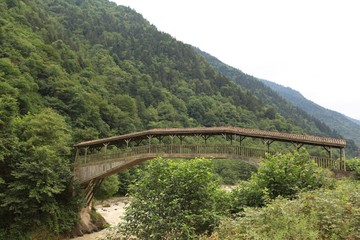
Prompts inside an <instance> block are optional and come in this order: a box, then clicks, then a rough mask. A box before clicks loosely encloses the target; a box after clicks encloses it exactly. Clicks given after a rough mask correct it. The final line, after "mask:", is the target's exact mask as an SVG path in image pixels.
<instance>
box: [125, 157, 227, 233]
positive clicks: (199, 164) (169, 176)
mask: <svg viewBox="0 0 360 240" xmlns="http://www.w3.org/2000/svg"><path fill="white" fill-rule="evenodd" d="M141 175H142V178H141V179H139V180H138V181H137V182H136V183H135V184H134V185H133V186H131V189H130V196H131V203H130V205H129V206H128V208H127V210H126V215H125V224H124V225H122V226H121V228H120V232H121V233H122V234H123V235H124V238H125V239H129V238H130V237H137V238H139V239H193V238H195V237H196V235H198V234H201V233H207V232H211V231H212V229H213V228H214V227H215V226H216V225H217V223H218V221H219V217H220V214H221V213H223V211H224V207H223V205H222V204H223V203H224V202H225V203H226V201H225V197H226V196H227V195H226V193H225V192H223V191H221V190H220V185H219V181H218V179H217V178H216V176H215V175H214V174H213V172H212V166H211V161H210V160H205V159H193V160H169V159H155V160H152V161H150V162H149V164H147V165H146V168H145V169H144V170H142V173H141Z"/></svg>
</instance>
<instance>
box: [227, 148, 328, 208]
mask: <svg viewBox="0 0 360 240" xmlns="http://www.w3.org/2000/svg"><path fill="white" fill-rule="evenodd" d="M333 184H334V179H333V178H332V177H331V173H330V172H329V170H326V169H323V168H320V167H318V166H317V165H316V163H315V162H314V161H313V160H311V159H310V156H309V154H308V153H307V152H306V150H304V149H301V150H300V152H296V151H295V152H294V153H288V154H280V153H279V154H276V155H270V154H268V155H267V156H266V159H265V160H264V161H262V162H261V163H260V166H259V168H258V172H257V173H255V174H253V175H252V176H251V178H250V180H249V182H243V183H242V184H240V186H239V187H238V188H237V189H236V190H235V191H234V192H233V197H234V198H233V199H234V209H233V211H234V212H238V211H241V210H242V209H243V207H244V206H252V207H253V206H263V205H264V204H265V201H266V200H267V199H275V198H276V197H278V196H282V197H286V198H293V197H295V196H296V194H298V193H299V192H301V191H308V190H313V189H317V188H320V187H323V186H332V185H333Z"/></svg>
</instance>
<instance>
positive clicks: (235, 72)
mask: <svg viewBox="0 0 360 240" xmlns="http://www.w3.org/2000/svg"><path fill="white" fill-rule="evenodd" d="M195 50H196V51H197V52H198V53H199V54H201V55H202V56H203V57H204V58H205V59H206V60H207V61H208V62H209V63H210V64H211V65H212V66H213V67H214V68H215V69H216V70H218V71H220V72H221V73H222V74H224V75H225V76H226V77H228V78H230V79H231V80H233V81H234V82H236V83H237V84H239V85H240V86H242V87H243V88H245V89H246V90H248V91H249V92H251V93H252V94H254V95H255V96H257V97H258V98H259V99H260V100H261V101H262V102H263V103H265V104H268V106H271V108H274V109H275V110H276V112H278V113H280V114H282V115H283V116H286V118H287V119H288V120H289V121H291V122H292V123H296V124H297V125H300V126H303V127H306V126H307V125H308V123H309V122H314V123H315V125H316V126H317V128H318V129H322V130H323V131H325V132H331V131H332V132H333V135H334V136H338V137H339V136H340V135H342V136H344V137H345V138H346V139H347V140H348V148H349V150H350V151H349V152H354V153H356V152H357V146H356V145H355V142H356V144H357V145H360V134H359V131H360V130H359V129H360V127H359V125H357V124H355V122H356V120H349V119H348V118H347V117H345V116H344V115H342V114H340V113H336V112H334V111H331V110H326V109H324V108H322V107H321V106H319V105H316V104H314V103H312V104H308V105H309V106H312V107H302V105H301V104H299V102H306V101H308V100H306V99H305V98H304V97H303V96H302V95H301V94H300V93H299V92H296V91H293V92H289V91H285V90H282V91H280V90H279V89H274V88H273V87H274V86H273V85H272V86H270V85H268V84H266V83H265V82H264V81H263V80H260V79H258V78H256V77H253V76H251V75H248V74H245V73H244V72H242V71H241V70H239V69H236V68H234V67H231V66H229V65H227V64H225V63H223V62H221V61H220V60H219V59H217V58H216V57H214V56H212V55H210V54H208V53H206V52H203V51H201V50H200V49H198V48H195ZM284 89H286V88H284ZM284 92H285V93H284ZM305 100H306V101H305ZM295 102H298V103H297V104H295ZM308 102H309V101H308ZM314 112H324V113H323V114H314Z"/></svg>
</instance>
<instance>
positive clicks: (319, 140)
mask: <svg viewBox="0 0 360 240" xmlns="http://www.w3.org/2000/svg"><path fill="white" fill-rule="evenodd" d="M222 134H229V135H236V136H243V137H252V138H261V139H266V140H273V141H282V142H291V143H297V144H308V145H315V146H325V147H334V148H344V147H345V146H346V141H345V140H344V139H337V138H325V137H318V136H309V135H301V134H293V133H281V132H272V131H265V130H258V129H249V128H240V127H208V128H206V127H203V128H162V129H151V130H146V131H142V132H135V133H129V134H124V135H119V136H114V137H109V138H103V139H98V140H92V141H86V142H81V143H79V144H76V145H75V147H77V148H81V147H96V146H102V145H104V144H117V143H123V142H124V141H125V140H142V139H148V138H149V137H163V136H196V135H198V136H212V135H222Z"/></svg>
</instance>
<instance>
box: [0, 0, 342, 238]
mask: <svg viewBox="0 0 360 240" xmlns="http://www.w3.org/2000/svg"><path fill="white" fill-rule="evenodd" d="M249 86H252V87H251V88H250V87H249ZM257 86H258V82H256V81H254V82H252V81H251V79H248V80H247V81H246V84H242V83H240V84H236V83H234V82H233V81H232V80H231V79H230V78H228V77H226V76H225V75H224V74H222V73H220V72H219V71H218V70H216V69H214V67H213V66H211V65H210V64H209V63H208V62H207V61H206V60H205V58H204V57H202V56H200V55H198V53H196V52H195V51H194V49H193V48H192V47H191V46H189V45H186V44H184V43H181V42H178V41H176V40H175V39H174V38H172V37H171V36H169V35H168V34H166V33H162V32H159V31H158V30H157V29H156V28H155V27H154V26H153V25H151V24H150V23H149V22H147V21H146V20H145V19H143V17H142V16H141V15H139V14H137V13H136V12H134V11H133V10H131V9H129V8H126V7H122V6H116V5H115V4H114V3H111V2H109V1H107V0H56V1H54V0H14V1H12V0H0V216H1V217H0V238H5V239H29V238H33V239H36V238H38V239H41V238H44V237H43V236H41V234H43V235H46V234H48V235H49V234H52V235H51V237H53V238H56V237H58V236H59V235H60V234H61V233H64V232H68V231H69V230H70V229H71V228H72V226H73V225H74V224H75V223H76V222H77V221H78V214H77V213H78V211H79V209H80V208H81V207H82V202H81V199H82V198H81V196H76V195H75V196H74V193H79V192H81V191H80V190H78V189H77V186H76V183H74V182H73V179H72V173H71V167H70V166H71V163H72V161H73V159H74V153H72V150H71V147H72V146H73V144H74V143H77V142H80V141H84V140H90V139H95V138H100V137H107V136H112V135H118V134H123V133H128V132H132V131H139V130H143V129H149V128H155V127H193V126H221V125H233V126H241V127H253V128H260V129H267V130H275V131H286V132H294V133H306V134H313V135H322V136H335V137H338V136H339V135H337V134H336V133H334V132H332V131H329V129H328V128H326V126H325V125H322V124H319V122H318V121H316V120H314V119H311V118H308V117H306V116H305V115H302V114H300V113H298V112H296V111H295V112H294V111H293V109H292V107H287V108H282V107H275V105H274V104H275V103H276V101H278V99H279V97H278V95H276V94H275V93H274V92H271V95H272V96H273V98H271V99H270V98H267V97H264V96H265V95H266V94H265V95H264V93H262V91H263V90H261V88H257ZM267 91H268V90H267ZM284 106H285V105H284ZM293 117H295V118H296V121H294V119H293ZM245 141H248V140H245ZM246 143H248V142H246ZM249 143H250V144H252V145H259V144H262V143H260V142H259V143H256V142H252V141H251V140H249ZM272 147H274V148H276V149H282V148H284V147H285V148H286V147H287V146H284V145H280V144H279V145H277V144H275V143H274V144H273V145H272ZM276 149H274V150H276ZM317 151H318V150H317ZM205 165H206V164H205ZM227 171H230V170H227ZM124 174H125V173H124ZM198 174H200V173H198ZM219 174H220V175H221V174H222V172H219ZM195 175H196V174H195ZM234 175H235V174H234ZM243 177H244V176H237V177H234V178H233V177H231V178H230V177H229V179H225V178H224V182H234V181H237V179H238V178H243ZM112 180H113V182H114V183H115V184H116V180H115V179H112ZM120 180H121V178H120ZM111 185H112V184H110V186H111ZM126 186H127V183H123V182H121V181H120V187H121V189H119V191H120V190H121V191H123V192H126V191H127V189H126V188H127V187H126ZM105 189H107V190H109V189H108V188H105ZM110 190H111V189H110ZM200 190H201V189H200ZM109 192H110V193H111V194H112V193H113V192H114V191H113V190H111V191H109ZM194 194H195V193H194ZM204 194H205V193H204ZM209 194H210V193H209ZM100 195H102V196H105V195H106V194H100ZM205 195H206V194H205ZM210 195H211V194H210ZM210 195H209V196H210ZM211 196H212V195H211ZM211 196H210V197H209V198H210V199H209V200H211V201H212V199H213V198H212V197H211ZM100 198H101V196H100ZM209 207H210V208H209V209H208V210H206V211H205V212H204V214H205V216H207V217H206V218H209V221H210V222H209V223H206V222H205V221H200V222H201V223H202V225H201V226H202V227H200V228H196V227H193V226H192V225H191V224H190V223H189V222H186V221H187V220H186V221H185V220H184V221H185V222H183V223H186V224H190V225H189V226H191V227H189V228H188V229H187V230H189V234H190V235H191V236H192V234H194V233H199V232H203V231H208V230H211V229H212V228H213V227H214V224H215V223H216V222H217V221H218V218H217V213H216V214H215V213H214V212H213V208H212V207H213V205H212V203H211V204H210V203H209ZM169 214H170V213H169ZM199 214H200V215H201V214H202V213H199ZM206 214H209V216H208V215H206ZM189 216H192V217H191V218H190V219H188V221H190V220H191V221H194V219H195V218H196V216H195V215H189ZM191 221H190V222H191ZM179 222H181V221H179ZM193 228H194V229H193ZM174 234H175V232H174ZM176 234H177V233H176Z"/></svg>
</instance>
